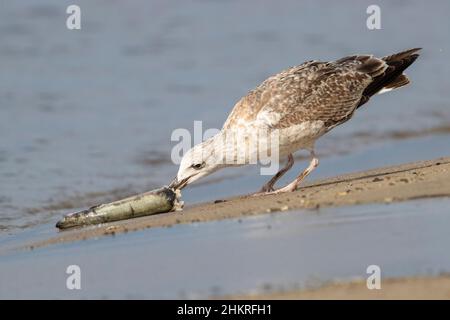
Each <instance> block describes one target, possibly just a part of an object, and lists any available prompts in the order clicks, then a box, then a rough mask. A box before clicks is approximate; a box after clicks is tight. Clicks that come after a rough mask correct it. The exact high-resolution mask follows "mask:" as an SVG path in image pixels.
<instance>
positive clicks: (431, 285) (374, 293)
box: [224, 275, 450, 300]
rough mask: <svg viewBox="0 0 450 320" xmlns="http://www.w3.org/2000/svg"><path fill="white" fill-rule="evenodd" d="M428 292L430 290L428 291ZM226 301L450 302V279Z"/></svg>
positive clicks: (336, 285) (416, 279) (357, 283)
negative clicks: (379, 300) (370, 288)
mask: <svg viewBox="0 0 450 320" xmlns="http://www.w3.org/2000/svg"><path fill="white" fill-rule="evenodd" d="M425 288H426V289H425ZM224 298H226V299H255V300H261V299H271V300H273V299H283V300H287V299H304V300H317V299H322V300H323V299H328V300H339V299H351V300H355V299H356V300H358V299H359V300H367V299H384V300H389V299H408V300H415V299H430V300H434V299H436V300H437V299H439V300H444V299H445V300H447V299H450V276H449V275H442V276H436V277H410V278H392V279H386V280H383V281H382V284H381V289H379V290H375V289H374V290H369V289H367V287H366V282H365V281H362V280H360V281H352V282H346V283H333V284H329V285H325V286H323V287H319V288H316V289H310V290H298V291H286V292H270V293H262V294H252V295H236V296H228V297H224Z"/></svg>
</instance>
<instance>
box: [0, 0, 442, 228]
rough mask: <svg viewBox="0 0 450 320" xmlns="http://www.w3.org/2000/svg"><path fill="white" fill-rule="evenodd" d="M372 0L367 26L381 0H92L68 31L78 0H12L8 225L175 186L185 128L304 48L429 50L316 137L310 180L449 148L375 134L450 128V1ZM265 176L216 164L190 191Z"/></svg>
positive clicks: (3, 140)
mask: <svg viewBox="0 0 450 320" xmlns="http://www.w3.org/2000/svg"><path fill="white" fill-rule="evenodd" d="M377 3H378V4H379V5H380V6H381V9H382V29H381V30H376V31H370V30H368V29H367V28H366V25H365V20H366V18H367V14H366V8H367V6H368V5H369V4H372V2H371V1H358V2H354V1H343V2H342V1H339V2H334V1H282V2H278V1H277V2H274V1H256V0H254V1H245V2H244V1H178V2H167V1H162V0H160V1H143V0H142V1H121V2H117V1H115V2H111V1H100V0H96V1H91V0H89V1H88V0H81V1H77V4H78V5H79V6H80V7H81V10H82V29H81V30H79V31H69V30H67V29H66V27H65V19H66V17H67V15H66V13H65V11H66V8H67V6H68V5H69V4H72V1H61V0H41V1H33V2H27V1H12V0H7V1H2V2H1V4H0V38H1V41H0V64H1V76H0V233H3V234H7V235H10V234H16V233H17V232H18V231H20V230H21V229H29V228H31V227H33V226H37V225H42V224H50V225H51V224H52V223H53V222H54V221H55V220H56V219H57V218H58V217H60V216H61V215H62V214H64V213H67V212H68V211H73V210H76V209H80V208H83V207H86V206H90V205H93V204H96V203H99V202H103V201H110V200H114V199H117V198H118V197H123V196H125V195H129V194H133V193H137V192H143V191H145V190H148V189H152V188H154V187H157V186H160V185H163V184H167V183H168V182H169V181H170V180H171V178H172V177H173V176H174V175H175V173H176V171H177V166H176V165H174V164H173V163H172V162H171V161H170V150H171V148H172V147H173V146H174V143H172V142H171V141H170V135H171V133H172V131H173V130H174V129H176V128H187V129H191V130H192V128H193V121H194V120H202V121H203V122H204V123H203V126H204V128H210V127H214V128H218V127H220V126H221V125H222V123H223V121H224V120H225V118H226V116H227V114H228V112H229V111H230V110H231V108H232V106H233V104H234V103H235V102H236V101H237V100H238V99H239V98H240V97H241V96H242V95H244V94H246V93H247V91H248V90H250V89H252V88H253V87H255V86H256V85H258V84H259V83H260V82H261V81H262V80H264V79H265V78H266V77H267V76H269V75H271V74H273V73H276V72H278V71H280V70H282V69H284V68H286V67H287V66H291V65H296V64H300V63H302V62H303V61H305V60H309V59H324V60H325V59H327V60H328V59H336V58H339V57H341V56H344V55H347V54H353V53H355V52H356V53H357V52H361V53H365V52H368V53H374V54H377V55H386V54H390V53H393V52H396V51H399V50H402V49H406V48H410V47H417V46H421V47H423V48H424V50H423V54H422V56H421V58H420V59H419V60H418V61H417V63H415V64H414V65H413V67H411V68H410V70H408V74H409V76H410V78H411V79H412V84H411V85H410V86H409V87H407V88H404V89H402V90H398V91H397V92H393V93H390V94H386V95H383V96H380V97H376V98H374V99H373V101H371V102H370V103H369V104H368V105H367V107H365V108H363V110H361V112H358V114H357V115H356V116H355V118H354V119H352V121H350V122H349V123H347V124H346V125H344V126H342V127H340V128H337V129H336V130H334V131H333V132H332V133H331V134H330V135H328V136H326V137H324V138H323V139H322V140H323V141H320V142H319V144H318V150H317V151H318V153H319V154H323V157H321V166H320V167H319V169H318V170H317V173H315V175H313V176H312V178H314V177H323V176H330V175H334V174H337V173H342V172H350V171H354V170H358V169H366V168H372V167H377V166H380V165H387V164H394V163H398V162H403V161H414V160H418V159H428V158H433V157H437V156H445V155H448V154H449V148H448V144H447V141H448V139H449V135H448V134H447V135H433V134H429V135H427V136H426V137H421V138H413V139H409V140H403V141H391V140H389V139H383V140H381V141H379V140H376V139H374V140H371V139H369V140H368V141H366V140H367V135H366V134H367V132H368V133H369V135H374V136H380V135H383V134H386V133H390V132H394V131H402V132H410V131H420V130H423V129H427V128H433V127H436V126H443V125H444V126H445V125H448V124H449V123H450V108H449V103H448V101H449V97H450V91H449V90H448V88H449V87H450V80H449V77H448V74H449V73H450V63H449V61H450V59H449V58H450V57H449V52H450V42H449V41H448V39H449V37H448V30H450V21H449V19H448V12H449V9H450V4H449V2H448V1H433V3H432V4H431V3H428V2H424V1H408V2H403V1H395V2H392V1H389V2H388V1H378V2H377ZM362 133H365V134H362ZM336 152H338V153H337V154H336ZM302 165H303V164H302ZM299 168H300V167H297V170H299ZM257 172H258V171H257V170H256V169H254V170H253V169H250V170H248V169H243V170H241V171H236V172H230V171H224V172H223V173H217V174H216V175H215V176H213V177H212V179H216V178H218V179H219V180H220V181H219V182H217V183H216V184H208V185H204V186H201V185H199V186H198V187H197V188H194V187H193V188H191V189H190V190H189V189H188V190H186V192H185V194H184V200H185V201H186V202H187V203H194V202H196V201H200V200H213V199H215V198H217V197H220V198H222V197H226V196H229V195H232V194H236V193H242V192H252V191H255V190H257V189H259V188H260V185H261V184H262V182H263V180H266V179H267V177H261V176H259V175H258V174H257ZM292 174H295V173H294V172H293V173H292ZM290 177H291V176H290ZM205 188H208V189H207V190H206V189H205ZM205 190H206V191H208V190H209V191H210V192H205ZM212 190H214V192H211V191H212Z"/></svg>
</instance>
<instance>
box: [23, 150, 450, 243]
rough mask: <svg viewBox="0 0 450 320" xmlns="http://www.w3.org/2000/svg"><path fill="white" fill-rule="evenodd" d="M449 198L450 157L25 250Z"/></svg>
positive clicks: (82, 232)
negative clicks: (254, 217)
mask: <svg viewBox="0 0 450 320" xmlns="http://www.w3.org/2000/svg"><path fill="white" fill-rule="evenodd" d="M448 196H450V157H445V158H439V159H435V160H429V161H420V162H414V163H408V164H403V165H398V166H391V167H384V168H379V169H374V170H368V171H364V172H358V173H351V174H346V175H342V176H337V177H334V178H329V179H325V180H319V181H314V182H310V183H306V184H305V186H304V187H303V188H301V189H300V190H298V191H296V192H293V193H289V194H279V195H262V196H248V195H247V196H241V197H235V198H230V199H218V200H219V201H216V202H217V203H202V204H198V205H192V206H187V207H186V208H185V209H184V210H183V211H181V212H170V213H164V214H158V215H154V216H148V217H142V218H138V219H132V220H125V221H120V222H115V223H110V224H104V225H101V226H94V227H86V228H80V229H73V230H68V231H63V232H59V233H58V234H56V235H55V236H52V237H49V238H48V239H44V240H39V241H36V242H33V243H30V244H28V245H27V246H26V247H27V248H36V247H42V246H47V245H52V244H58V243H65V242H73V241H79V240H85V239H91V238H97V237H100V236H105V235H115V234H119V233H125V232H130V231H136V230H141V229H145V228H153V227H170V226H173V225H176V224H189V223H196V222H204V221H214V220H223V219H233V218H235V219H237V218H240V217H244V216H252V215H260V214H268V213H278V212H286V211H290V210H297V209H305V208H306V209H316V208H319V207H337V206H348V205H357V204H369V203H392V202H399V201H406V200H413V199H421V198H430V197H448Z"/></svg>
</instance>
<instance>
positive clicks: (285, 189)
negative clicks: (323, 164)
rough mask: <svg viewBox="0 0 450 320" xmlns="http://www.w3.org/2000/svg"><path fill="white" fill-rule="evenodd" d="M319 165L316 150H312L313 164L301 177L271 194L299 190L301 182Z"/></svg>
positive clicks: (311, 163)
mask: <svg viewBox="0 0 450 320" xmlns="http://www.w3.org/2000/svg"><path fill="white" fill-rule="evenodd" d="M318 165H319V159H318V158H317V157H316V154H315V153H314V150H311V162H310V163H309V166H308V167H307V168H306V169H305V170H304V171H303V172H302V173H300V175H299V176H298V177H297V178H295V180H294V181H292V182H291V183H289V184H288V185H287V186H285V187H283V188H280V189H277V190H275V191H272V192H269V193H270V194H276V193H283V192H292V191H295V190H297V188H298V186H299V184H300V182H301V181H302V180H303V179H304V178H305V177H306V176H308V175H309V174H310V173H311V172H312V171H313V170H314V169H315V168H317V166H318Z"/></svg>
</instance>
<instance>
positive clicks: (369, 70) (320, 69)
mask: <svg viewBox="0 0 450 320" xmlns="http://www.w3.org/2000/svg"><path fill="white" fill-rule="evenodd" d="M418 50H419V49H411V50H407V51H404V52H401V53H397V54H394V55H391V56H387V57H383V58H376V57H374V56H372V55H354V56H348V57H344V58H342V59H339V60H336V61H331V62H320V61H308V62H305V63H303V64H301V65H299V66H296V67H292V68H289V69H287V70H284V71H282V72H280V73H278V74H276V75H273V76H271V77H270V78H268V79H267V80H265V81H264V82H263V83H262V84H261V85H259V86H258V87H257V88H256V89H254V90H252V91H250V92H249V94H248V95H246V96H245V97H243V98H242V99H241V100H239V101H238V103H237V104H236V105H235V107H234V109H233V110H232V112H231V114H230V115H229V117H228V119H227V121H226V122H225V124H224V129H229V128H232V127H233V126H239V125H240V123H241V124H242V123H243V122H248V121H254V120H256V119H257V117H258V115H260V114H262V113H267V114H276V116H274V117H272V118H270V117H269V118H268V119H267V125H268V126H269V127H271V128H278V129H280V128H287V127H290V126H292V125H295V124H299V123H301V122H305V121H317V120H321V121H323V122H324V125H325V128H326V131H328V130H330V129H332V128H333V127H335V126H336V125H338V124H341V123H343V122H345V121H347V120H348V119H350V118H351V116H352V115H353V112H354V111H355V110H356V108H357V107H360V106H361V105H363V104H364V103H366V102H367V101H368V100H369V99H370V97H371V96H372V95H374V94H375V93H377V92H379V91H380V90H382V89H383V88H385V89H393V88H397V87H400V86H403V85H406V84H408V82H409V80H408V78H406V76H404V75H402V73H403V71H404V70H405V69H406V68H407V67H408V66H409V65H410V64H411V63H413V62H414V60H415V59H416V58H417V57H418V54H416V52H417V51H418Z"/></svg>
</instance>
